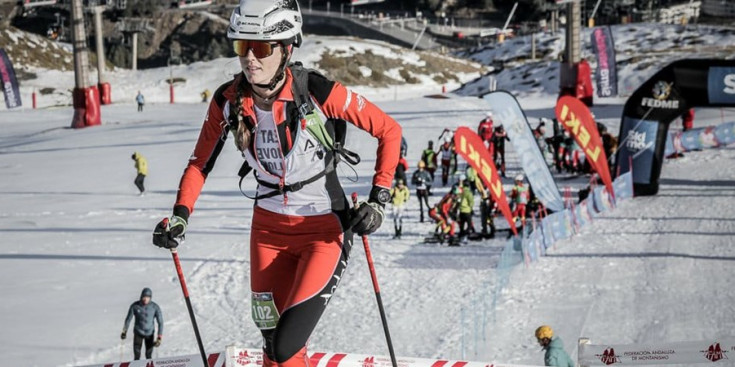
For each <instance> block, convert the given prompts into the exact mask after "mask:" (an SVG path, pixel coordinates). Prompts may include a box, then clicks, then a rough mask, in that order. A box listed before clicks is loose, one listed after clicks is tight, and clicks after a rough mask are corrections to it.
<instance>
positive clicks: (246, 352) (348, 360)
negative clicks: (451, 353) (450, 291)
mask: <svg viewBox="0 0 735 367" xmlns="http://www.w3.org/2000/svg"><path fill="white" fill-rule="evenodd" d="M309 362H310V365H311V366H312V367H391V366H392V364H391V360H390V357H388V356H376V355H369V354H347V353H321V352H312V353H309ZM396 362H397V363H398V367H533V366H522V365H510V364H504V363H494V362H469V361H452V360H444V359H427V358H410V357H397V358H396ZM262 365H263V352H262V351H261V350H258V349H246V348H239V347H236V346H229V347H227V367H258V366H262Z"/></svg>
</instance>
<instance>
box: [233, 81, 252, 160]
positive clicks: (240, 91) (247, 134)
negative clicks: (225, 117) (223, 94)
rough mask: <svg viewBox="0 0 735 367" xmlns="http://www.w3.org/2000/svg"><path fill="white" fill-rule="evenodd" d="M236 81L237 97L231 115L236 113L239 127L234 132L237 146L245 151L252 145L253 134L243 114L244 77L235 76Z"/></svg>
mask: <svg viewBox="0 0 735 367" xmlns="http://www.w3.org/2000/svg"><path fill="white" fill-rule="evenodd" d="M235 83H236V87H235V88H236V91H237V93H236V97H235V103H234V110H233V111H231V112H232V113H231V116H232V115H234V116H235V118H236V121H237V124H236V126H237V129H236V130H235V132H234V135H235V147H237V150H239V151H240V152H241V153H245V150H247V149H248V147H249V146H250V138H251V136H252V131H251V129H250V128H249V127H248V126H247V124H246V123H245V118H244V117H243V115H242V99H243V98H244V97H245V83H244V82H243V78H235Z"/></svg>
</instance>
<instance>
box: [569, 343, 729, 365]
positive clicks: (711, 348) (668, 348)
mask: <svg viewBox="0 0 735 367" xmlns="http://www.w3.org/2000/svg"><path fill="white" fill-rule="evenodd" d="M730 358H735V339H721V340H706V341H699V342H678V343H667V344H651V345H643V344H625V345H592V344H580V345H579V364H580V365H581V366H609V365H615V364H622V365H645V364H690V363H713V362H721V361H728V362H731V361H729V359H730Z"/></svg>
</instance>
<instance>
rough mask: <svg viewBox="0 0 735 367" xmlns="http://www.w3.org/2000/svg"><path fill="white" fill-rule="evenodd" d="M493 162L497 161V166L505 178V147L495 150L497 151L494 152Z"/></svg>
mask: <svg viewBox="0 0 735 367" xmlns="http://www.w3.org/2000/svg"><path fill="white" fill-rule="evenodd" d="M498 156H500V159H498ZM493 161H495V165H496V166H497V167H498V170H499V171H500V173H501V176H503V177H505V147H502V148H498V147H496V148H495V151H494V152H493Z"/></svg>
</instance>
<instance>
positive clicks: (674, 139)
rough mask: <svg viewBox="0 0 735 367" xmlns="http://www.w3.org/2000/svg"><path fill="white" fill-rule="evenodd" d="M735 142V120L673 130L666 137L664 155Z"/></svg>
mask: <svg viewBox="0 0 735 367" xmlns="http://www.w3.org/2000/svg"><path fill="white" fill-rule="evenodd" d="M732 143H735V122H728V123H725V124H721V125H717V126H708V127H701V128H696V129H691V130H687V131H671V132H669V134H668V136H667V137H666V148H665V149H664V155H665V156H670V155H672V154H674V153H684V152H688V151H692V150H701V149H707V148H718V147H721V146H724V145H730V144H732Z"/></svg>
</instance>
